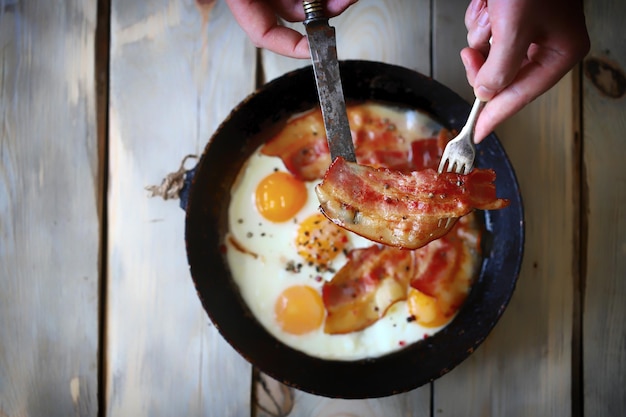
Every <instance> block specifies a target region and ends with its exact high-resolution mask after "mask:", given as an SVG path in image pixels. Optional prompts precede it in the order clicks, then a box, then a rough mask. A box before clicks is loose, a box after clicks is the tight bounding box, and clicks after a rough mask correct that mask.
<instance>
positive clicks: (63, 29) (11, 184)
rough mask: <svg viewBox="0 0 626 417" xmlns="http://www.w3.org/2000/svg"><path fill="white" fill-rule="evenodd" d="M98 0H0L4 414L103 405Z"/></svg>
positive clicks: (89, 411) (89, 412)
mask: <svg viewBox="0 0 626 417" xmlns="http://www.w3.org/2000/svg"><path fill="white" fill-rule="evenodd" d="M95 20H96V1H95V0H87V1H67V2H61V3H59V2H56V3H52V2H19V1H2V2H0V121H1V122H0V287H1V288H2V290H1V291H0V415H2V416H18V415H19V416H43V415H48V416H70V415H80V416H95V415H96V413H97V406H98V404H97V389H98V375H97V371H98V287H99V284H98V283H99V277H98V274H99V268H98V263H99V261H98V251H99V217H98V211H99V204H100V202H101V200H100V198H99V196H98V194H99V192H100V190H99V181H98V178H97V171H98V143H97V141H98V138H97V135H96V117H95V85H94V77H93V74H94V56H95V54H94V33H95Z"/></svg>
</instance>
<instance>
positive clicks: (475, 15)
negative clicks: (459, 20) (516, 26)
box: [465, 0, 491, 56]
mask: <svg viewBox="0 0 626 417" xmlns="http://www.w3.org/2000/svg"><path fill="white" fill-rule="evenodd" d="M465 27H467V44H468V46H469V47H470V48H473V49H476V50H478V51H480V52H481V53H482V54H483V55H484V56H487V55H488V53H489V38H490V37H491V22H490V18H489V9H488V8H487V2H486V0H473V1H472V2H471V3H470V5H469V6H468V8H467V11H466V13H465Z"/></svg>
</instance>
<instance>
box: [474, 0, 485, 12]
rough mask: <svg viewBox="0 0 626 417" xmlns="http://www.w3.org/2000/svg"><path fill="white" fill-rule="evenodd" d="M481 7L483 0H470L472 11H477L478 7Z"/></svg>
mask: <svg viewBox="0 0 626 417" xmlns="http://www.w3.org/2000/svg"><path fill="white" fill-rule="evenodd" d="M482 7H483V0H473V1H472V11H473V12H474V13H478V12H479V11H480V9H482Z"/></svg>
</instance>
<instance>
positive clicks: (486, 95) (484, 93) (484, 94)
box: [476, 85, 496, 101]
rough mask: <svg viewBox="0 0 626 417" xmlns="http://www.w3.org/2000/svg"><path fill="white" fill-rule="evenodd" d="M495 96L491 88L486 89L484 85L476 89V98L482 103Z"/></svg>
mask: <svg viewBox="0 0 626 417" xmlns="http://www.w3.org/2000/svg"><path fill="white" fill-rule="evenodd" d="M495 95H496V92H495V91H494V90H492V89H491V88H487V87H485V86H484V85H479V86H478V87H477V88H476V97H477V98H479V99H480V100H482V101H489V100H491V99H492V98H493V96H495Z"/></svg>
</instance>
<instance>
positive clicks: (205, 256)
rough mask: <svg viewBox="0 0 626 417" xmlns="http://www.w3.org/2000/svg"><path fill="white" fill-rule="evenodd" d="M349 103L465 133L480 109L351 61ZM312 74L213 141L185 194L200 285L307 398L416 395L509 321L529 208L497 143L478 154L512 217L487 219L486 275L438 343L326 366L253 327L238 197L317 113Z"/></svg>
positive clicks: (285, 79)
mask: <svg viewBox="0 0 626 417" xmlns="http://www.w3.org/2000/svg"><path fill="white" fill-rule="evenodd" d="M340 71H341V77H342V82H343V89H344V94H345V96H346V99H347V100H356V101H362V100H375V101H380V102H386V103H391V104H395V105H399V106H403V107H410V108H417V109H421V110H423V111H426V112H427V113H429V114H430V115H432V116H433V117H434V118H435V119H436V120H438V121H439V122H440V123H441V124H442V125H444V126H446V127H448V128H450V129H456V130H460V128H461V127H462V126H463V124H464V123H465V120H466V118H467V115H468V114H469V110H470V105H469V104H468V103H467V102H466V101H464V100H463V99H462V98H461V97H459V96H458V95H457V94H455V93H454V92H452V91H451V90H450V89H448V88H447V87H445V86H444V85H442V84H440V83H438V82H436V81H434V80H433V79H431V78H429V77H426V76H424V75H422V74H419V73H417V72H415V71H412V70H409V69H406V68H402V67H399V66H394V65H389V64H384V63H380V62H371V61H357V60H353V61H342V62H340ZM317 104H318V102H317V92H316V90H315V80H314V77H313V71H312V68H311V67H310V66H309V67H305V68H302V69H299V70H296V71H293V72H290V73H287V74H285V75H283V76H281V77H280V78H278V79H275V80H274V81H272V82H270V83H268V84H266V85H264V86H263V87H261V88H260V89H259V90H257V91H256V92H254V93H253V94H251V95H250V96H249V97H247V98H246V99H245V100H244V101H243V102H241V103H240V104H239V105H238V106H237V107H236V108H235V109H234V110H233V111H232V112H231V113H230V115H229V116H228V117H227V118H226V119H225V120H224V121H223V123H222V124H221V125H220V126H219V127H218V129H217V131H216V132H215V133H214V135H213V137H212V138H211V139H210V140H209V142H208V144H207V145H206V148H205V150H204V153H203V154H202V156H201V158H200V159H199V162H198V164H197V166H196V167H195V168H194V169H193V170H192V171H190V172H189V173H188V176H187V177H188V181H187V184H186V187H185V189H184V190H183V193H182V194H181V204H182V205H183V208H185V209H186V225H185V239H186V245H187V256H188V262H189V268H190V272H191V277H192V279H193V282H194V284H195V286H196V289H197V292H198V296H199V297H200V300H201V302H202V306H203V307H204V309H205V310H206V312H207V313H208V316H209V317H210V319H211V321H212V322H213V324H214V325H215V327H216V328H217V329H218V330H219V332H220V333H221V335H222V336H223V337H224V338H225V339H226V340H227V341H228V343H230V344H231V345H232V346H233V348H234V349H235V350H237V351H238V352H239V353H240V354H241V355H242V356H243V357H244V358H245V359H246V360H248V361H249V362H250V363H252V364H253V365H254V366H256V367H257V368H258V369H260V370H261V371H263V372H264V373H266V374H268V375H270V376H272V377H273V378H275V379H277V380H279V381H281V382H283V383H285V384H287V385H289V386H292V387H295V388H297V389H300V390H303V391H307V392H310V393H313V394H317V395H323V396H327V397H340V398H370V397H383V396H388V395H393V394H397V393H401V392H406V391H409V390H412V389H414V388H417V387H419V386H421V385H423V384H426V383H428V382H430V381H433V380H434V379H436V378H438V377H440V376H442V375H444V374H445V373H447V372H449V371H450V370H451V369H453V368H454V367H455V366H457V365H458V364H459V363H460V362H462V361H463V360H464V359H465V358H466V357H467V356H469V355H470V354H471V353H472V352H473V351H474V350H475V349H476V348H477V347H478V346H479V345H480V344H481V343H482V342H483V341H484V340H485V338H486V337H487V335H488V334H489V333H490V331H491V330H492V328H493V327H494V325H495V324H496V322H497V321H498V319H499V318H500V317H501V315H502V313H503V312H504V310H505V308H506V306H507V304H508V302H509V300H510V298H511V296H512V294H513V292H514V289H515V284H516V281H517V278H518V274H519V270H520V265H521V261H522V254H523V242H524V219H523V209H522V199H521V196H520V192H519V186H518V183H517V180H516V177H515V173H514V171H513V168H512V166H511V164H510V162H509V160H508V158H507V156H506V153H505V151H504V149H503V148H502V146H501V144H500V142H499V141H498V139H497V138H496V136H495V135H494V134H491V135H490V136H488V137H487V138H486V139H485V140H484V141H483V142H481V143H480V144H479V145H478V147H477V159H476V166H478V167H482V168H492V169H494V170H495V171H496V173H497V179H496V187H497V189H498V196H499V197H502V198H507V199H509V200H510V205H509V207H507V208H505V209H502V210H497V211H493V212H491V211H487V212H484V223H485V228H486V232H485V239H484V241H485V242H484V243H485V245H484V246H485V247H484V259H483V262H482V266H481V269H480V275H479V277H478V278H477V280H476V282H475V283H474V285H473V287H472V289H471V292H470V294H469V296H468V298H467V300H466V301H465V303H464V305H463V307H462V308H461V309H460V311H459V313H458V314H457V316H456V317H455V318H454V320H453V321H452V322H451V323H450V324H448V326H446V327H445V328H444V329H443V330H441V331H439V332H438V333H436V334H435V335H433V336H431V337H429V338H427V339H424V340H421V341H419V342H416V343H413V344H411V345H408V346H407V347H405V348H403V349H402V350H399V351H397V352H394V353H390V354H387V355H385V356H382V357H378V358H371V359H363V360H357V361H340V360H327V359H319V358H315V357H311V356H308V355H306V354H304V353H302V352H299V351H297V350H294V349H292V348H290V347H288V346H286V345H284V344H282V343H281V342H279V341H278V340H277V339H276V338H274V337H273V336H272V335H270V333H269V332H268V331H266V330H265V329H264V328H263V327H262V326H261V325H260V324H259V323H258V322H257V320H256V319H255V318H254V317H253V315H252V313H251V312H250V311H249V310H248V308H247V306H246V305H245V303H244V302H243V300H242V298H241V296H240V294H239V292H238V289H237V286H236V284H235V283H234V281H233V279H232V277H231V274H230V271H229V268H228V264H227V261H226V257H225V253H224V250H225V249H224V248H225V246H224V239H225V236H226V233H227V231H228V221H227V218H228V205H229V201H230V189H231V186H232V184H233V182H234V181H235V179H236V177H237V175H238V172H239V170H240V168H241V167H242V165H243V163H244V161H245V160H246V159H247V158H248V157H249V156H250V155H251V154H252V153H253V152H254V150H255V149H256V148H257V147H259V146H260V145H261V144H262V143H264V141H266V140H267V139H268V138H269V137H270V136H271V135H272V134H274V133H276V132H277V131H278V130H279V129H280V128H281V127H282V126H284V124H285V122H286V120H287V119H288V118H289V116H291V115H293V114H297V113H299V112H302V111H306V110H309V109H311V108H313V107H315V106H316V105H317Z"/></svg>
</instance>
